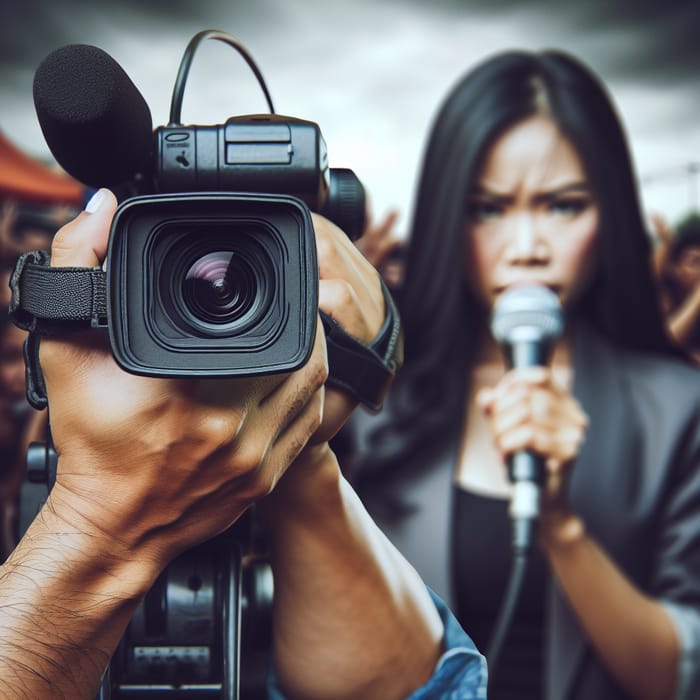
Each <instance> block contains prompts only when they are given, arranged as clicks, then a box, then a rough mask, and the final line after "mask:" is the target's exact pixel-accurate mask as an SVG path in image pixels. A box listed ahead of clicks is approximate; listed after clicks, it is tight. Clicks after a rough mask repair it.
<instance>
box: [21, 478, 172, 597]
mask: <svg viewBox="0 0 700 700" xmlns="http://www.w3.org/2000/svg"><path fill="white" fill-rule="evenodd" d="M98 522H100V521H98V520H97V519H93V518H91V517H90V514H89V513H85V512H82V511H81V510H80V509H79V508H76V507H75V504H73V503H72V502H71V498H70V496H68V495H66V494H65V493H64V489H63V488H62V486H61V485H60V484H59V483H58V482H57V483H56V484H55V485H54V487H53V489H52V490H51V492H50V493H49V496H48V498H47V501H46V504H45V505H44V507H43V508H42V511H41V513H40V515H39V516H38V517H37V518H36V519H35V520H34V522H33V523H32V524H31V525H30V528H29V530H28V531H27V534H26V535H25V537H29V538H30V539H31V543H32V545H34V547H33V549H34V551H37V550H38V549H41V550H42V551H44V552H47V553H48V552H50V553H51V556H49V555H48V554H47V555H46V558H47V561H50V563H51V565H53V566H54V567H55V568H56V571H57V575H58V576H59V577H60V576H62V575H63V574H64V567H65V575H66V578H67V580H69V581H70V580H71V579H73V578H75V579H76V580H78V581H80V582H81V583H82V585H84V586H85V587H86V590H90V589H94V590H95V591H96V592H99V594H100V595H104V596H105V598H106V599H107V598H109V596H110V594H112V593H113V594H114V595H115V596H116V597H119V598H122V599H124V600H128V599H131V600H134V601H136V600H140V599H141V598H142V597H143V595H145V594H146V593H147V592H148V590H149V589H150V588H151V586H152V585H153V583H154V582H155V580H156V578H157V577H158V575H159V573H160V572H161V570H162V568H163V566H165V564H166V563H167V562H165V561H161V560H160V559H159V558H158V557H157V556H155V554H154V553H152V552H150V551H148V548H147V547H146V546H145V545H142V544H141V543H140V542H137V541H135V540H129V539H128V538H127V537H124V536H123V533H122V531H121V529H120V528H119V526H118V524H117V526H115V527H113V528H110V527H108V526H104V524H99V525H98Z"/></svg>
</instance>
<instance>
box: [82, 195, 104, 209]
mask: <svg viewBox="0 0 700 700" xmlns="http://www.w3.org/2000/svg"><path fill="white" fill-rule="evenodd" d="M104 201H105V192H104V190H97V192H95V194H93V195H92V197H90V201H89V202H88V203H87V204H86V205H85V211H86V212H87V213H88V214H94V213H95V212H96V211H97V210H98V209H99V208H100V207H101V206H102V203H103V202H104Z"/></svg>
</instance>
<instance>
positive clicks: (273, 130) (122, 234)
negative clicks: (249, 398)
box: [107, 114, 365, 377]
mask: <svg viewBox="0 0 700 700" xmlns="http://www.w3.org/2000/svg"><path fill="white" fill-rule="evenodd" d="M154 140H155V148H154V152H155V155H154V158H153V160H154V165H153V168H152V182H151V183H150V185H149V188H150V189H152V190H153V191H155V192H157V194H155V195H147V196H138V197H132V198H129V199H126V200H125V201H124V202H123V203H122V204H121V205H120V207H119V209H118V211H117V214H116V216H115V218H114V221H113V225H112V232H111V235H110V247H109V252H108V256H107V289H108V318H109V331H110V339H111V344H112V351H113V354H114V356H115V358H116V360H117V362H118V363H119V364H120V365H121V366H122V367H123V368H124V369H125V370H127V371H129V372H132V373H135V374H143V375H148V376H171V377H172V376H205V377H207V376H209V377H222V376H240V375H260V374H268V373H277V372H285V371H293V370H294V369H296V368H298V367H300V366H301V365H303V364H304V363H305V362H306V360H307V359H308V357H309V354H310V352H311V349H312V346H313V342H314V336H315V331H316V318H317V312H318V270H317V263H316V252H315V239H314V232H313V226H312V222H311V216H310V209H313V210H315V211H319V212H322V213H324V214H326V215H327V216H328V217H329V218H332V219H334V220H335V221H336V223H338V224H339V225H340V226H341V227H342V228H344V230H346V231H347V232H348V233H349V235H357V234H359V232H360V231H361V227H362V223H363V219H364V206H365V202H364V191H363V189H362V186H361V184H360V183H359V180H357V178H356V177H355V175H354V173H352V171H349V170H340V171H335V170H331V169H330V168H329V167H328V155H327V151H326V144H325V142H324V140H323V137H322V135H321V132H320V129H319V127H318V125H317V124H315V123H313V122H309V121H304V120H301V119H296V118H291V117H284V116H280V115H275V114H270V115H252V116H241V117H233V118H231V119H229V120H228V121H227V122H226V123H225V124H217V125H213V126H163V127H159V128H157V129H156V130H155V132H154Z"/></svg>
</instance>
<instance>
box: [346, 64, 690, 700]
mask: <svg viewBox="0 0 700 700" xmlns="http://www.w3.org/2000/svg"><path fill="white" fill-rule="evenodd" d="M523 281H529V282H537V283H541V284H545V285H547V286H549V287H550V288H551V289H552V290H553V291H554V292H556V294H557V295H558V296H559V299H560V301H561V303H562V305H563V308H564V312H565V318H566V331H565V333H564V335H563V336H562V338H561V340H560V341H559V342H558V343H557V346H556V348H555V350H554V355H553V360H552V363H551V367H549V368H539V369H536V370H534V371H511V372H507V371H506V367H505V364H504V360H503V358H502V355H501V352H500V350H499V348H498V346H497V344H496V343H495V341H494V340H493V338H492V337H491V335H490V332H489V315H490V313H491V311H492V308H493V304H494V301H495V299H496V298H498V296H499V295H500V293H501V292H502V291H503V290H504V289H506V288H507V287H509V286H510V285H512V284H515V283H519V282H523ZM400 303H401V308H402V317H403V320H404V324H405V332H406V364H405V366H404V369H403V370H402V372H401V375H400V377H399V380H398V382H397V384H396V385H395V386H394V388H393V389H392V393H391V397H390V401H389V405H388V408H387V410H386V411H385V412H384V413H383V414H381V415H380V416H379V417H377V418H376V419H375V422H373V423H372V426H371V427H370V428H368V429H367V430H361V431H360V433H361V434H362V436H363V440H362V441H361V443H358V449H357V453H356V459H354V460H353V463H352V464H353V469H354V470H355V476H356V479H357V483H358V485H359V487H360V489H361V493H362V494H363V496H364V499H365V502H366V504H367V505H368V508H369V510H370V511H371V512H372V514H373V515H374V517H375V519H377V520H378V521H379V522H380V524H381V525H382V526H383V528H384V530H385V532H386V533H387V534H388V535H389V537H390V538H391V539H392V540H393V541H394V543H395V544H397V545H398V547H399V549H400V550H401V551H402V552H403V553H404V555H405V556H406V557H407V558H408V559H409V561H411V562H412V563H413V564H414V565H415V566H416V568H417V569H418V570H419V573H420V574H421V575H422V576H423V578H424V580H425V581H426V582H427V583H428V584H429V585H431V586H432V587H433V588H434V589H435V590H436V591H437V592H438V593H439V594H441V595H443V596H444V597H446V598H447V599H448V600H449V602H450V603H451V605H452V607H453V609H454V610H455V611H456V612H457V614H458V617H459V618H460V621H461V623H462V624H463V625H464V626H465V628H466V629H467V631H468V632H469V634H470V635H472V636H473V638H474V639H475V641H476V642H477V645H478V646H480V648H481V649H482V651H486V649H487V647H488V642H489V638H490V636H491V634H492V632H493V628H494V624H495V621H496V617H497V614H498V610H499V607H500V603H501V599H502V597H503V592H504V589H505V586H506V581H507V578H508V572H509V567H510V551H509V548H510V545H509V542H510V524H509V522H508V515H507V512H508V497H509V494H510V491H511V485H510V483H509V481H508V479H507V477H506V470H505V468H504V462H505V458H506V456H507V455H509V454H511V453H513V452H517V451H520V450H532V451H535V452H537V453H539V454H540V455H541V456H542V457H543V458H544V459H545V460H546V464H547V477H546V484H545V487H544V493H545V497H544V499H543V505H542V515H541V518H540V523H539V537H538V545H539V546H538V548H537V552H536V553H537V554H538V555H539V557H536V558H535V559H534V560H533V561H532V562H531V566H530V567H529V569H528V573H527V578H526V581H525V584H524V588H523V592H522V596H521V600H520V605H519V607H518V610H517V612H516V615H515V618H514V621H513V624H512V627H511V629H510V631H509V634H508V636H507V639H506V646H505V648H504V651H503V655H502V657H501V661H500V663H499V666H498V668H497V669H496V673H495V676H494V678H493V679H492V683H491V687H490V691H489V698H490V699H492V700H500V699H501V698H516V697H517V698H518V699H519V700H524V699H526V698H547V699H548V700H564V699H566V700H574V699H575V700H583V699H586V700H588V699H590V698H596V700H606V699H608V698H610V699H612V698H671V697H677V698H690V697H698V696H697V695H696V693H697V692H699V691H698V685H697V684H698V679H697V676H698V669H697V666H698V662H697V660H696V657H697V655H698V639H700V615H699V613H698V611H699V610H700V518H698V514H700V374H698V372H697V370H695V369H693V368H692V367H690V366H689V365H688V363H687V362H686V361H685V360H684V358H681V357H680V356H679V355H678V352H677V351H676V350H674V349H673V347H672V345H671V344H670V342H669V340H668V338H667V336H666V335H665V333H664V327H663V322H662V317H661V314H660V311H659V309H658V300H657V296H656V292H655V288H654V283H653V280H652V276H651V268H650V251H649V245H648V241H647V237H646V233H645V228H644V224H643V221H642V216H641V213H640V206H639V201H638V196H637V192H636V188H635V180H634V176H633V168H632V165H631V162H630V158H629V154H628V149H627V145H626V140H625V136H624V134H623V131H622V128H621V126H620V123H619V121H618V118H617V116H616V114H615V111H614V108H613V107H612V105H611V101H610V99H609V97H608V96H607V94H606V92H605V90H604V89H603V88H602V86H601V85H600V83H599V82H598V80H597V79H596V78H595V77H593V76H592V75H591V74H590V72H589V71H588V70H587V69H586V68H585V67H583V66H582V65H580V64H579V63H578V62H577V61H576V60H574V59H573V58H571V57H569V56H567V55H564V54H562V53H559V52H545V53H539V54H530V53H524V52H509V53H505V54H501V55H498V56H496V57H494V58H492V59H490V60H488V61H486V62H485V63H483V64H482V65H480V66H479V67H477V68H476V69H475V70H474V71H473V72H471V73H470V74H468V75H467V76H466V77H465V78H464V79H463V80H462V81H461V82H460V83H459V84H458V85H457V86H456V87H455V88H454V90H453V91H452V92H451V94H450V95H449V96H448V97H447V99H446V100H445V102H444V104H443V105H442V107H441V109H440V111H439V114H438V116H437V119H436V120H435V122H434V126H433V129H432V133H431V136H430V140H429V142H428V146H427V150H426V152H425V156H424V163H423V169H422V174H421V178H420V181H419V190H418V196H417V201H416V206H415V211H414V220H413V225H412V230H411V235H410V237H409V244H408V251H407V260H406V271H405V281H404V285H403V287H402V291H401V295H400Z"/></svg>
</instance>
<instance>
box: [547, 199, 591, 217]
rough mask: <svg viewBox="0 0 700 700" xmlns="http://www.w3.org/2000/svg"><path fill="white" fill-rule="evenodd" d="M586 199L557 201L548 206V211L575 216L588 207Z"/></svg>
mask: <svg viewBox="0 0 700 700" xmlns="http://www.w3.org/2000/svg"><path fill="white" fill-rule="evenodd" d="M588 204H589V201H588V200H587V199H580V198H576V199H557V200H555V201H554V202H552V203H551V204H550V205H549V209H550V211H552V212H554V213H555V214H563V215H565V216H576V215H577V214H580V213H581V212H582V211H583V210H584V209H586V208H587V207H588Z"/></svg>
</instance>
